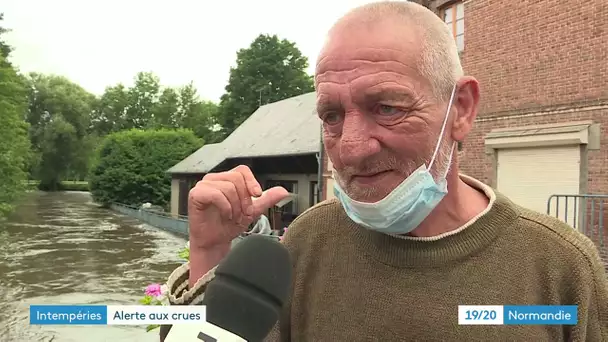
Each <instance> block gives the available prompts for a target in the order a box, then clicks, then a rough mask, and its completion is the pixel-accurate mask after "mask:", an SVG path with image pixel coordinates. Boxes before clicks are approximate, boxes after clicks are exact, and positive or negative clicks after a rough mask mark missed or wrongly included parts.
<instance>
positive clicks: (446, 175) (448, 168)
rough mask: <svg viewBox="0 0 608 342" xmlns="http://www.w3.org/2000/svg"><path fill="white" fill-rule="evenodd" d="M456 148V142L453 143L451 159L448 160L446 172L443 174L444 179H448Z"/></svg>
mask: <svg viewBox="0 0 608 342" xmlns="http://www.w3.org/2000/svg"><path fill="white" fill-rule="evenodd" d="M454 147H456V142H455V141H454V142H452V148H451V149H450V150H451V151H450V158H448V163H447V166H446V168H445V172H444V173H443V178H447V177H448V172H450V166H452V156H453V155H454Z"/></svg>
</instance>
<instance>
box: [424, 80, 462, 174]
mask: <svg viewBox="0 0 608 342" xmlns="http://www.w3.org/2000/svg"><path fill="white" fill-rule="evenodd" d="M455 93H456V85H454V88H452V95H451V96H450V102H449V104H448V110H447V112H446V113H445V118H444V119H443V126H441V132H439V137H438V138H437V144H435V152H433V157H432V158H431V163H430V164H429V170H430V169H431V167H433V164H434V163H435V158H436V157H437V152H439V146H440V145H441V138H443V133H444V132H445V126H446V124H447V122H448V117H449V116H450V110H451V109H452V102H453V101H454V94H455ZM453 151H454V148H452V152H453ZM450 159H452V157H451V155H450Z"/></svg>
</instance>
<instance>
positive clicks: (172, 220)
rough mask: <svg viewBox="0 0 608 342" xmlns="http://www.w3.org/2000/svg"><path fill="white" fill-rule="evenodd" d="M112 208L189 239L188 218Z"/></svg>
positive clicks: (121, 206)
mask: <svg viewBox="0 0 608 342" xmlns="http://www.w3.org/2000/svg"><path fill="white" fill-rule="evenodd" d="M110 208H111V209H112V210H115V211H117V212H119V213H121V214H123V215H126V216H129V217H133V218H135V219H138V220H140V221H142V222H145V223H147V224H149V225H151V226H153V227H156V228H160V229H163V230H166V231H169V232H172V233H175V234H177V235H179V236H182V237H184V238H186V239H188V216H183V215H178V216H177V217H174V216H173V215H171V214H170V213H166V212H162V211H157V210H150V209H143V208H140V207H136V206H132V205H128V204H122V203H112V204H111V205H110ZM248 235H249V234H248V233H243V234H241V236H238V237H237V238H236V239H234V240H232V246H234V245H235V244H237V243H239V242H240V241H242V240H243V239H244V238H246V237H247V236H248ZM264 236H267V237H268V238H272V239H275V240H278V239H279V237H278V236H276V235H264Z"/></svg>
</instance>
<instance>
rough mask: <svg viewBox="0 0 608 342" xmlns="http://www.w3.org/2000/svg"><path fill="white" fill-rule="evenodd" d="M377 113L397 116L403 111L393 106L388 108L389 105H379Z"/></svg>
mask: <svg viewBox="0 0 608 342" xmlns="http://www.w3.org/2000/svg"><path fill="white" fill-rule="evenodd" d="M376 112H377V113H378V114H380V115H387V116H390V115H395V114H399V113H401V110H399V109H398V108H395V107H392V106H388V105H382V104H381V105H378V107H377V109H376Z"/></svg>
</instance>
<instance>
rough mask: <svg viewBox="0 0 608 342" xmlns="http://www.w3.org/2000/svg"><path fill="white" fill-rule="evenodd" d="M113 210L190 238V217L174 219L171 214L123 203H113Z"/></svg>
mask: <svg viewBox="0 0 608 342" xmlns="http://www.w3.org/2000/svg"><path fill="white" fill-rule="evenodd" d="M111 208H112V210H115V211H117V212H119V213H121V214H124V215H127V216H129V217H133V218H136V219H138V220H140V221H142V222H145V223H147V224H149V225H151V226H153V227H157V228H160V229H163V230H167V231H170V232H172V233H175V234H177V235H180V236H183V237H185V238H188V217H186V216H181V215H180V216H177V217H174V216H172V215H171V214H168V213H165V212H162V211H156V210H149V209H142V208H139V207H135V206H131V205H127V204H122V203H112V205H111Z"/></svg>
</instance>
